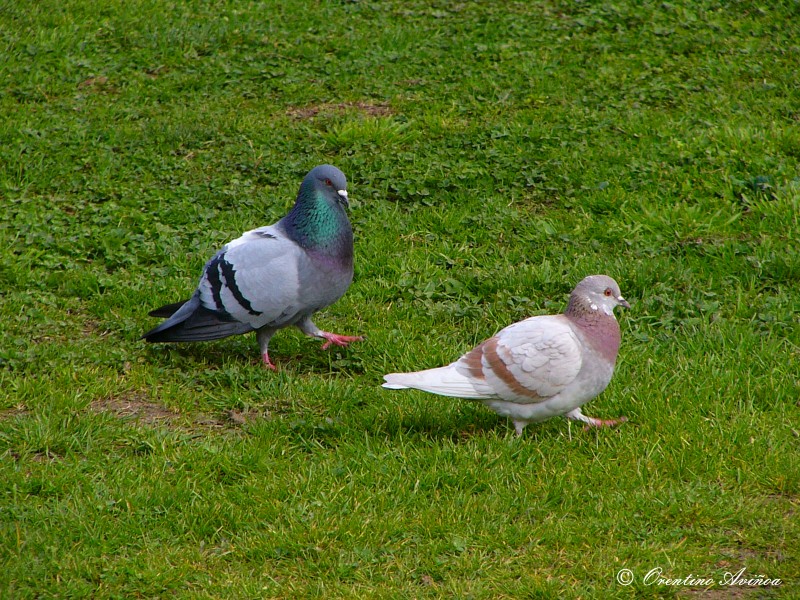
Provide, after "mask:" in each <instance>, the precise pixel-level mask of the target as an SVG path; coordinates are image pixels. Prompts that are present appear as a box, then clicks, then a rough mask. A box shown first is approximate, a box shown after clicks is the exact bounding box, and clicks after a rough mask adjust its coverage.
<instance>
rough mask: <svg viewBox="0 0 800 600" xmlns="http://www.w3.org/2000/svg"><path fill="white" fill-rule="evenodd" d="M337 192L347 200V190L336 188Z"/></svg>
mask: <svg viewBox="0 0 800 600" xmlns="http://www.w3.org/2000/svg"><path fill="white" fill-rule="evenodd" d="M336 193H337V194H339V195H340V196H341V197H342V198H344V199H345V200H347V190H336Z"/></svg>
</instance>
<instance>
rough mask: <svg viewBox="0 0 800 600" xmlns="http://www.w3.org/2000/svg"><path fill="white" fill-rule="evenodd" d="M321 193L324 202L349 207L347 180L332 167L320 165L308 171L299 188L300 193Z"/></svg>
mask: <svg viewBox="0 0 800 600" xmlns="http://www.w3.org/2000/svg"><path fill="white" fill-rule="evenodd" d="M312 190H313V192H316V193H321V194H322V196H323V197H325V199H326V200H328V201H330V202H338V203H339V204H341V205H342V206H345V207H347V206H349V203H348V201H347V178H346V177H345V176H344V173H342V172H341V171H340V170H339V169H337V168H336V167H334V166H333V165H320V166H318V167H314V168H313V169H311V171H309V173H308V175H306V178H305V179H304V180H303V183H302V185H301V186H300V193H301V194H302V193H303V192H304V191H307V192H311V191H312Z"/></svg>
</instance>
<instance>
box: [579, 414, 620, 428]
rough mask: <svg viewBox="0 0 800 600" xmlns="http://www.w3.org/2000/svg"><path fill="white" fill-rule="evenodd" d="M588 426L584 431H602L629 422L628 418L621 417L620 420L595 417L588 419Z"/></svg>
mask: <svg viewBox="0 0 800 600" xmlns="http://www.w3.org/2000/svg"><path fill="white" fill-rule="evenodd" d="M587 418H588V419H589V420H588V421H586V425H585V426H584V427H583V430H584V431H589V430H590V429H600V428H601V427H616V426H617V425H621V424H622V423H624V422H625V421H627V420H628V417H620V418H618V419H595V418H594V417H587Z"/></svg>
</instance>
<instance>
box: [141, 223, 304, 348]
mask: <svg viewBox="0 0 800 600" xmlns="http://www.w3.org/2000/svg"><path fill="white" fill-rule="evenodd" d="M307 260H308V258H307V257H306V255H305V252H304V251H303V250H302V249H301V248H300V247H299V246H297V245H296V244H295V243H294V242H292V241H291V240H289V239H288V238H286V236H285V235H284V234H283V233H282V232H281V231H280V230H277V229H275V228H274V227H273V226H268V227H261V228H259V229H254V230H252V231H248V232H246V233H245V234H243V235H242V236H241V237H239V238H237V239H235V240H233V241H232V242H229V243H228V244H226V245H225V247H223V248H222V250H220V251H219V252H217V253H216V254H215V255H214V256H213V257H212V258H211V260H209V261H208V262H207V263H206V265H205V267H204V268H203V275H202V276H201V277H200V283H199V284H198V286H197V290H196V291H195V293H194V295H193V296H192V297H191V298H190V299H189V300H188V301H186V302H182V303H181V302H178V303H175V304H169V305H167V306H163V307H161V308H159V309H156V310H155V311H153V312H151V314H152V315H153V316H165V317H169V318H168V319H167V320H166V321H164V322H162V323H161V324H160V325H158V326H157V327H155V328H153V329H151V330H150V331H148V332H147V333H145V334H144V335H143V336H142V337H143V338H144V339H146V340H147V341H148V342H197V341H206V340H216V339H220V338H224V337H228V336H230V335H236V334H240V333H247V332H248V331H253V330H255V329H259V328H261V327H263V326H265V325H269V326H273V327H282V326H284V325H288V324H291V323H294V322H296V321H297V320H298V319H299V318H302V317H303V316H305V315H306V314H308V311H307V310H306V308H305V307H304V306H303V305H302V303H301V301H300V283H299V279H300V277H299V275H298V273H299V270H300V266H299V265H300V264H301V263H302V262H304V261H307Z"/></svg>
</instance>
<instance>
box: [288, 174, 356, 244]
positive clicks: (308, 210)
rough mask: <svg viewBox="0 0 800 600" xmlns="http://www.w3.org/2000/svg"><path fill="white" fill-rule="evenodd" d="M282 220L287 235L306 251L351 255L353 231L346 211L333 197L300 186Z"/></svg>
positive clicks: (321, 191) (320, 191)
mask: <svg viewBox="0 0 800 600" xmlns="http://www.w3.org/2000/svg"><path fill="white" fill-rule="evenodd" d="M282 222H283V227H284V229H285V231H286V233H287V234H288V235H289V237H291V238H292V239H293V240H294V241H295V242H297V243H298V244H299V245H300V246H302V247H303V248H305V249H307V250H314V251H320V252H323V253H325V254H336V255H342V254H345V255H346V254H348V253H349V254H350V255H352V248H353V230H352V227H351V226H350V221H349V220H348V218H347V214H345V211H344V208H343V207H342V206H341V205H340V204H339V203H338V202H337V201H336V200H335V199H329V198H326V196H325V192H324V191H323V190H318V189H312V190H306V189H302V188H301V190H300V194H299V195H298V198H297V202H296V203H295V205H294V206H293V207H292V210H291V211H289V214H287V215H286V216H285V217H284V218H283V219H282ZM348 248H349V251H348Z"/></svg>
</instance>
